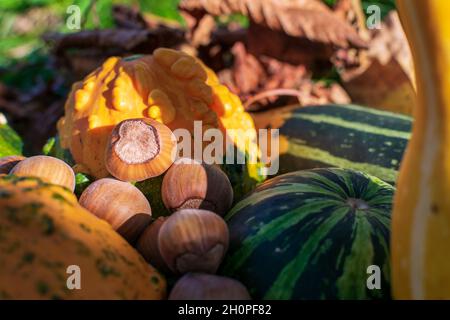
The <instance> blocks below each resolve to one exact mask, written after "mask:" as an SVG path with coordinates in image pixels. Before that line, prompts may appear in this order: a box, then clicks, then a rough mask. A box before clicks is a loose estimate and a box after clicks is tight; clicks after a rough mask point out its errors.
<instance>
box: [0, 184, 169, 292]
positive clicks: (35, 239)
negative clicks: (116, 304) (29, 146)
mask: <svg viewBox="0 0 450 320" xmlns="http://www.w3.org/2000/svg"><path fill="white" fill-rule="evenodd" d="M71 266H72V267H71ZM73 266H75V267H73ZM69 267H70V268H69ZM77 267H79V273H78V274H77V275H79V279H80V281H79V283H78V284H79V285H80V287H81V288H80V289H77V288H78V287H77V286H78V284H77V281H76V280H75V278H73V279H70V276H71V275H75V276H77V275H76V274H75V272H77V271H76V268H77ZM68 283H69V285H70V288H71V289H69V286H68V285H67V284H68ZM71 285H74V286H75V287H72V286H71ZM165 294H166V283H165V280H164V278H163V277H162V276H161V275H160V274H159V273H158V272H157V271H156V270H155V269H154V268H153V267H151V266H150V265H149V264H147V263H146V262H145V261H144V260H143V258H142V257H141V256H140V255H139V254H138V253H137V251H135V250H134V249H133V248H132V247H131V246H130V245H129V244H128V243H127V242H126V241H125V240H124V239H123V238H122V237H121V236H119V234H117V233H116V232H115V231H114V230H113V229H112V228H111V226H110V225H109V224H108V223H106V222H105V221H103V220H100V219H98V218H97V217H95V216H94V215H93V214H91V213H90V212H88V211H87V210H85V209H83V208H82V207H81V206H80V205H79V204H78V202H77V199H76V197H75V195H73V194H72V193H71V192H70V191H69V190H68V189H65V188H62V187H59V186H56V185H50V184H46V183H43V182H42V181H41V180H39V179H37V178H18V177H15V176H3V177H0V300H1V299H162V298H164V297H165Z"/></svg>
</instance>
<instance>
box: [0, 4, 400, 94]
mask: <svg viewBox="0 0 450 320" xmlns="http://www.w3.org/2000/svg"><path fill="white" fill-rule="evenodd" d="M179 1H180V0H58V1H55V0H1V1H0V82H3V83H5V84H7V85H9V86H14V87H17V88H18V89H20V90H29V89H31V88H32V87H33V85H34V84H35V83H36V81H38V80H39V81H48V80H49V78H50V77H52V76H53V72H55V71H54V70H51V69H49V68H48V67H47V64H46V60H47V58H48V57H47V48H46V46H45V44H44V42H43V40H42V39H41V35H42V34H43V33H44V32H48V31H57V32H73V31H72V30H68V28H67V27H66V24H65V20H66V18H67V17H68V14H67V8H68V7H69V6H70V5H78V6H79V7H80V9H81V13H82V14H81V16H82V29H83V30H86V29H95V28H99V29H104V28H111V27H113V19H112V15H111V7H112V6H113V4H125V5H130V6H134V7H137V8H139V10H140V11H141V12H143V13H151V14H153V15H157V16H160V17H164V18H167V19H170V20H175V21H178V22H180V23H181V24H183V23H184V21H183V19H182V17H181V16H180V14H179V13H178V10H177V5H178V2H179ZM285 1H289V0H285ZM323 1H324V2H326V3H327V4H328V5H330V6H331V5H333V4H334V3H335V2H336V1H337V0H323ZM362 3H363V7H364V9H366V8H367V7H368V6H369V5H372V4H376V5H378V6H380V8H381V12H382V15H383V16H384V15H386V14H387V12H389V11H390V10H392V9H394V8H395V2H394V0H373V1H371V0H362ZM33 14H34V15H39V14H40V15H41V16H45V17H47V16H48V17H49V18H48V19H44V21H38V22H36V23H34V24H33ZM19 19H22V21H24V19H25V21H27V19H28V20H29V23H31V24H32V28H29V30H28V31H27V32H21V31H20V30H18V28H17V25H18V21H19ZM230 21H237V22H239V23H241V24H242V25H243V26H246V25H247V20H246V19H245V17H241V16H233V17H230V18H227V19H218V22H220V23H228V22H230ZM18 64H19V65H26V68H19V69H17V68H14V69H12V68H11V67H12V66H15V65H18ZM36 78H39V79H38V80H37V79H36ZM61 94H64V92H61Z"/></svg>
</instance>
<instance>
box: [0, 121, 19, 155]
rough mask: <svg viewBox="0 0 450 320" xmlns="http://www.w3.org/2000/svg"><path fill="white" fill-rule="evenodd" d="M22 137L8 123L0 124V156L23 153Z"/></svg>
mask: <svg viewBox="0 0 450 320" xmlns="http://www.w3.org/2000/svg"><path fill="white" fill-rule="evenodd" d="M22 148H23V142H22V139H21V138H20V137H19V135H18V134H17V133H16V132H15V131H14V130H13V129H12V128H11V127H10V126H8V125H7V124H2V125H0V157H6V156H14V155H21V154H22Z"/></svg>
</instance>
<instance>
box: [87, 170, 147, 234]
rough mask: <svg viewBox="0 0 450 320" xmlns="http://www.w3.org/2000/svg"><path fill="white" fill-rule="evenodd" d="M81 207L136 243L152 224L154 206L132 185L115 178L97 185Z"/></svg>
mask: <svg viewBox="0 0 450 320" xmlns="http://www.w3.org/2000/svg"><path fill="white" fill-rule="evenodd" d="M79 202H80V205H81V206H83V207H84V208H86V209H87V210H88V211H90V212H91V213H93V214H94V215H96V216H97V217H98V218H100V219H103V220H105V221H107V222H108V223H109V224H110V225H111V226H112V227H113V229H114V230H116V231H117V232H118V233H119V234H120V235H122V236H123V237H124V238H125V239H126V240H128V242H130V243H134V242H135V241H136V239H137V238H138V237H139V235H140V234H141V233H142V231H143V230H144V229H145V228H146V227H147V225H148V224H149V223H150V221H151V215H152V210H151V207H150V203H149V202H148V201H147V199H146V198H145V196H144V195H143V194H142V192H141V191H139V189H138V188H136V187H135V186H133V185H132V184H131V183H128V182H123V181H119V180H115V179H111V178H104V179H100V180H97V181H95V182H93V183H92V184H91V185H90V186H89V187H87V188H86V189H85V190H84V191H83V193H82V194H81V197H80V201H79Z"/></svg>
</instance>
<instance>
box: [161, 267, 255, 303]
mask: <svg viewBox="0 0 450 320" xmlns="http://www.w3.org/2000/svg"><path fill="white" fill-rule="evenodd" d="M169 300H251V297H250V294H249V293H248V291H247V288H245V286H244V285H243V284H242V283H240V282H239V281H237V280H234V279H231V278H227V277H221V276H217V275H212V274H203V273H187V274H185V275H184V276H183V277H181V278H180V279H179V280H178V281H177V283H176V284H175V286H174V287H173V289H172V291H171V292H170V295H169Z"/></svg>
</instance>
